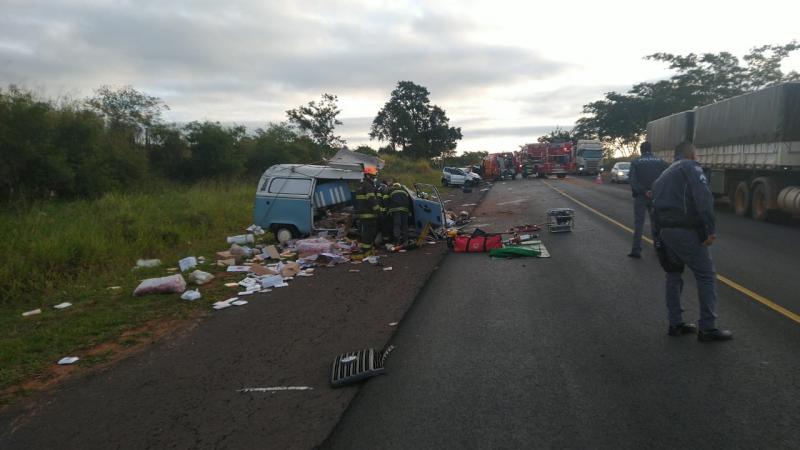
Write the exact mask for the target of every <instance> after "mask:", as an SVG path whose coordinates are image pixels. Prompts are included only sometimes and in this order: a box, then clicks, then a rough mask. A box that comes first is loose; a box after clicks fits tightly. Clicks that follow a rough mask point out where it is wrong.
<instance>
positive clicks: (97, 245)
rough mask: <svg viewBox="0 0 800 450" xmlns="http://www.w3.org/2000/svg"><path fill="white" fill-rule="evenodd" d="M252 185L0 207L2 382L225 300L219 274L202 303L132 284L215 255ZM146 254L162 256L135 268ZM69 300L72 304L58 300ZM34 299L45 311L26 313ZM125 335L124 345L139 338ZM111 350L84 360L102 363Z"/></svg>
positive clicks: (247, 207) (26, 377) (248, 208)
mask: <svg viewBox="0 0 800 450" xmlns="http://www.w3.org/2000/svg"><path fill="white" fill-rule="evenodd" d="M254 186H255V184H254V183H244V182H241V183H208V184H202V185H196V186H192V187H184V186H171V187H170V188H169V189H168V190H164V191H162V192H160V193H133V194H109V195H106V196H104V197H102V198H100V199H97V200H85V201H75V202H69V203H51V204H43V205H40V206H35V207H33V208H30V209H28V210H26V211H24V212H6V213H2V214H0V236H3V240H2V241H1V242H0V251H2V254H4V255H5V257H6V264H4V265H3V266H1V267H0V292H3V296H2V299H0V387H4V388H7V387H9V386H14V385H18V384H21V383H24V382H27V381H30V380H31V379H34V378H37V377H42V376H43V375H44V374H46V373H47V369H48V368H51V367H52V365H53V364H55V362H56V361H57V360H58V359H59V358H61V357H63V356H67V355H75V354H77V355H80V353H81V351H85V350H87V349H89V348H91V347H93V346H96V345H99V344H101V343H105V342H108V341H112V340H114V339H117V338H119V337H120V336H122V335H123V333H124V332H125V331H126V330H130V329H133V328H136V327H141V326H142V325H143V324H145V323H148V322H149V321H153V320H156V319H161V320H163V319H170V320H174V319H183V318H188V317H191V316H193V315H196V314H200V313H202V312H205V311H208V308H207V305H208V303H210V302H211V301H214V300H218V298H213V297H214V296H213V295H209V294H212V293H213V291H215V290H219V289H220V287H219V286H220V285H221V283H215V284H214V285H212V286H211V287H209V288H207V289H204V288H203V287H201V292H202V293H203V294H204V299H203V300H201V301H199V302H195V303H191V302H186V301H183V300H180V299H179V296H178V295H177V294H175V295H154V296H146V297H141V298H135V297H133V296H132V292H133V289H134V287H136V285H137V284H138V283H139V281H140V280H141V279H143V278H149V277H156V276H165V275H167V274H168V272H166V271H165V269H166V268H167V267H176V266H177V261H178V259H180V258H183V257H185V256H188V255H195V256H200V255H204V256H206V257H207V258H208V260H209V261H213V259H214V258H213V257H212V256H213V254H214V252H215V251H219V250H222V249H225V248H226V247H227V244H226V243H225V237H226V236H228V235H231V234H239V233H241V232H242V231H241V230H242V228H243V227H246V226H247V225H249V224H250V221H251V220H252V218H251V214H252V202H253V195H254V191H255V189H254ZM139 258H159V259H161V260H162V262H163V265H162V266H161V267H158V268H151V269H141V270H131V269H132V267H133V266H134V265H135V263H136V260H137V259H139ZM201 269H207V270H208V271H210V272H215V270H213V268H212V267H210V266H205V267H201ZM111 286H120V289H109V287H111ZM220 295H223V294H220ZM218 296H219V295H218ZM61 302H70V303H72V304H73V306H72V307H70V308H67V309H64V310H56V309H53V305H56V304H58V303H61ZM36 308H41V310H42V313H41V314H39V315H35V316H30V317H22V312H24V311H29V310H33V309H36ZM125 340H126V342H127V344H125V343H123V345H133V344H134V343H135V342H138V339H136V338H133V341H132V338H131V337H126V338H125ZM134 341H135V342H134ZM108 356H109V355H104V356H103V357H98V356H96V355H95V356H92V357H91V358H87V359H86V360H85V361H81V362H79V363H78V364H85V365H91V364H94V363H102V362H103V361H104V360H105V359H107V357H108ZM0 390H3V389H0ZM0 401H2V400H0Z"/></svg>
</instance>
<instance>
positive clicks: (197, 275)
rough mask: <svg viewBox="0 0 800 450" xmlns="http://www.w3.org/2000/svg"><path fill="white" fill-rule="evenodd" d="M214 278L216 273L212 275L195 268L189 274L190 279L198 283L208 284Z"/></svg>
mask: <svg viewBox="0 0 800 450" xmlns="http://www.w3.org/2000/svg"><path fill="white" fill-rule="evenodd" d="M213 279H214V275H211V274H210V273H208V272H203V271H202V270H195V271H194V272H192V273H190V274H189V281H190V282H192V283H194V284H198V285H203V284H206V283H208V282H209V281H211V280H213Z"/></svg>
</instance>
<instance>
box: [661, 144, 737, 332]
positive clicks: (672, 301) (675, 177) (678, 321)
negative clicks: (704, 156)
mask: <svg viewBox="0 0 800 450" xmlns="http://www.w3.org/2000/svg"><path fill="white" fill-rule="evenodd" d="M695 158H696V153H695V148H694V145H692V144H691V143H688V142H682V143H681V144H679V145H678V147H677V148H676V149H675V161H674V162H673V163H672V165H670V166H669V168H667V170H665V171H664V173H662V174H661V176H660V177H658V179H657V180H656V181H655V182H654V183H653V203H654V205H655V214H654V216H655V234H654V238H655V242H656V251H657V253H658V259H659V262H660V263H661V266H662V267H663V268H664V271H665V272H667V275H666V301H667V312H668V318H669V329H668V334H669V335H670V336H680V335H682V334H688V333H694V332H695V331H696V330H697V328H696V327H695V326H694V325H692V324H688V323H686V322H684V321H683V317H682V314H683V309H682V308H681V291H682V290H683V278H682V274H683V269H684V265H687V266H689V269H691V270H692V272H693V273H694V277H695V279H696V280H697V296H698V297H699V300H700V320H699V321H698V325H699V327H700V331H699V332H697V339H698V340H699V341H704V342H705V341H724V340H728V339H732V338H733V334H732V333H731V332H730V331H728V330H720V329H718V328H717V327H716V325H715V320H716V317H717V316H716V314H715V313H714V308H715V306H716V303H717V293H716V290H715V286H714V279H715V277H716V273H715V272H714V263H713V262H712V261H711V253H710V252H709V247H710V246H711V244H713V243H714V240H715V239H716V230H715V227H714V197H713V196H712V194H711V191H710V190H709V188H708V180H707V179H706V176H705V174H704V173H703V168H702V167H700V164H699V163H698V162H697V161H695Z"/></svg>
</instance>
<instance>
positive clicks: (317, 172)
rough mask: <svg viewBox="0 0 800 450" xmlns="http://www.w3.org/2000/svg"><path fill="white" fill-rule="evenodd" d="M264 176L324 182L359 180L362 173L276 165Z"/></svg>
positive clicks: (320, 167)
mask: <svg viewBox="0 0 800 450" xmlns="http://www.w3.org/2000/svg"><path fill="white" fill-rule="evenodd" d="M264 175H266V176H268V177H289V178H291V177H309V178H322V179H326V180H360V179H362V178H363V177H364V174H363V173H361V172H356V171H353V170H344V169H338V168H336V167H330V166H318V165H310V164H277V165H274V166H272V167H270V168H269V169H267V171H266V172H264Z"/></svg>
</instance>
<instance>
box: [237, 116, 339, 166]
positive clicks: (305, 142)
mask: <svg viewBox="0 0 800 450" xmlns="http://www.w3.org/2000/svg"><path fill="white" fill-rule="evenodd" d="M248 147H249V148H248V149H247V150H246V152H245V153H246V154H247V159H246V162H245V166H246V168H247V173H249V174H252V175H261V174H262V173H263V172H264V170H266V169H267V168H268V167H270V166H273V165H275V164H311V163H315V162H318V161H320V160H321V159H322V153H323V151H324V149H323V147H321V146H320V145H319V144H317V143H315V142H314V141H312V140H311V139H310V138H309V137H308V136H301V135H298V134H297V133H295V131H294V130H293V129H292V128H291V127H290V126H289V125H287V124H286V123H270V124H269V125H268V126H267V128H266V129H262V128H259V129H257V130H256V131H255V136H254V137H253V138H252V142H250V143H249V146H248Z"/></svg>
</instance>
